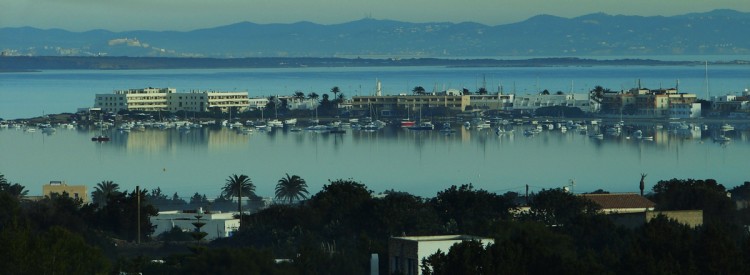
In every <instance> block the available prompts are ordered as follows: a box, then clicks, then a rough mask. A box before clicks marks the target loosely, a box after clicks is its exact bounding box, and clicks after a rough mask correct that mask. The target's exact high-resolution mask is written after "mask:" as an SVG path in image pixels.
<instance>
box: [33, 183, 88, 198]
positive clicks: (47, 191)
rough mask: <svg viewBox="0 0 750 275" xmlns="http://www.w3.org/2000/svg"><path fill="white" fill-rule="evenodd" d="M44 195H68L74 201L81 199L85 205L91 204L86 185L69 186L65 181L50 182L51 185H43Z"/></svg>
mask: <svg viewBox="0 0 750 275" xmlns="http://www.w3.org/2000/svg"><path fill="white" fill-rule="evenodd" d="M42 194H43V195H44V196H52V194H57V195H61V196H62V195H67V196H69V197H71V198H73V199H80V200H81V201H82V202H83V203H89V202H90V201H89V195H88V193H87V192H86V185H67V184H66V183H65V182H63V181H50V182H49V184H45V185H42Z"/></svg>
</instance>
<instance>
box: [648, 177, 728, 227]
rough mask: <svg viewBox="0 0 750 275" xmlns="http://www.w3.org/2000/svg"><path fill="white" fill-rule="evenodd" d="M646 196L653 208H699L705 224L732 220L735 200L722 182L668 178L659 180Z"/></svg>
mask: <svg viewBox="0 0 750 275" xmlns="http://www.w3.org/2000/svg"><path fill="white" fill-rule="evenodd" d="M653 191H654V194H653V195H652V196H651V197H649V198H650V199H651V200H652V201H653V202H655V203H656V208H657V210H694V209H702V210H703V216H704V217H705V223H706V224H711V223H733V222H735V220H734V214H735V211H736V206H735V203H734V202H732V200H731V199H730V198H729V197H728V196H727V191H726V189H725V188H724V186H723V185H721V184H719V183H718V182H716V180H713V179H707V180H695V179H687V180H680V179H671V180H666V181H659V182H658V183H656V185H654V187H653Z"/></svg>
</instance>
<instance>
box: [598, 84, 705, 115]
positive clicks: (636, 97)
mask: <svg viewBox="0 0 750 275" xmlns="http://www.w3.org/2000/svg"><path fill="white" fill-rule="evenodd" d="M599 100H600V101H601V114H604V115H626V116H637V117H644V118H668V117H673V118H695V117H700V116H701V108H700V104H697V103H696V102H697V96H696V95H695V94H690V93H679V92H678V91H677V89H674V88H670V89H658V90H649V89H642V88H634V89H630V90H627V91H620V92H610V93H604V94H602V95H601V97H600V98H599Z"/></svg>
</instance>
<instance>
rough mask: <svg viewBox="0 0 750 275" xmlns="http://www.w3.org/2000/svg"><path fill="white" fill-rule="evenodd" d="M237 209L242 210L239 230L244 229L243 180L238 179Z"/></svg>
mask: <svg viewBox="0 0 750 275" xmlns="http://www.w3.org/2000/svg"><path fill="white" fill-rule="evenodd" d="M237 211H238V212H240V225H239V227H238V228H237V231H241V230H242V182H241V181H237Z"/></svg>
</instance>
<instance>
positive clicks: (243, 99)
mask: <svg viewBox="0 0 750 275" xmlns="http://www.w3.org/2000/svg"><path fill="white" fill-rule="evenodd" d="M248 106H249V99H248V97H247V92H216V91H191V92H188V93H177V90H176V89H174V88H151V87H149V88H144V89H129V90H116V91H114V93H112V94H97V95H96V99H95V107H97V108H101V109H102V111H105V112H113V113H116V112H119V111H122V110H127V111H168V112H177V111H188V112H206V111H209V110H213V109H218V110H221V111H222V112H227V111H229V109H230V108H236V110H238V111H244V110H246V109H247V108H248Z"/></svg>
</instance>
